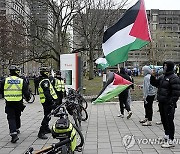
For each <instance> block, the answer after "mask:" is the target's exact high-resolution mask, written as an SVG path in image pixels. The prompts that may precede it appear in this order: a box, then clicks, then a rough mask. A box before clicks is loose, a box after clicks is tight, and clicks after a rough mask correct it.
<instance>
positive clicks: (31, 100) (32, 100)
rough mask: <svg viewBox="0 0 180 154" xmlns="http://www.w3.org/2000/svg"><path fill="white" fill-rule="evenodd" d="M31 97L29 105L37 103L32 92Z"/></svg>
mask: <svg viewBox="0 0 180 154" xmlns="http://www.w3.org/2000/svg"><path fill="white" fill-rule="evenodd" d="M30 97H31V99H30V100H29V101H28V103H33V102H34V101H35V96H34V94H33V93H32V92H31V93H30Z"/></svg>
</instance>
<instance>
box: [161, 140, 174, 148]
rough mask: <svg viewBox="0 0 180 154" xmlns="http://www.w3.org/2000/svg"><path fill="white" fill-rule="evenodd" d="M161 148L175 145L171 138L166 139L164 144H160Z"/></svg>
mask: <svg viewBox="0 0 180 154" xmlns="http://www.w3.org/2000/svg"><path fill="white" fill-rule="evenodd" d="M161 147H162V148H171V147H175V145H174V143H173V141H172V140H170V139H169V140H167V141H166V142H165V143H164V144H162V145H161Z"/></svg>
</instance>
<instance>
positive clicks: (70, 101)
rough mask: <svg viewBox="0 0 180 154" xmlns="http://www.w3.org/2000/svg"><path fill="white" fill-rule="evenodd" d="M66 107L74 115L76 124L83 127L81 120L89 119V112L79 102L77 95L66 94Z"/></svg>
mask: <svg viewBox="0 0 180 154" xmlns="http://www.w3.org/2000/svg"><path fill="white" fill-rule="evenodd" d="M65 106H66V109H67V111H68V113H69V114H70V115H72V117H73V119H74V122H75V125H76V126H77V127H78V128H79V129H81V121H85V120H87V119H88V113H87V111H86V110H85V108H84V107H83V106H82V105H81V104H80V103H79V102H78V100H77V97H76V96H75V95H70V94H68V95H67V96H66V105H65Z"/></svg>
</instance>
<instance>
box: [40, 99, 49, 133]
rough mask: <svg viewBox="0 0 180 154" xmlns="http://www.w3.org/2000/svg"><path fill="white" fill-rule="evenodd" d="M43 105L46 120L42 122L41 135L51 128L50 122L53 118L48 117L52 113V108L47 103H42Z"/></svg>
mask: <svg viewBox="0 0 180 154" xmlns="http://www.w3.org/2000/svg"><path fill="white" fill-rule="evenodd" d="M42 105H43V110H44V118H43V120H42V122H41V127H40V130H39V133H42V134H44V133H45V132H46V130H47V129H48V128H49V121H50V120H51V117H48V114H50V113H51V110H52V106H51V105H49V104H47V103H46V102H44V103H42Z"/></svg>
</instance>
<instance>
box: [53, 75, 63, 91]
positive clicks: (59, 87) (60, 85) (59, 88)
mask: <svg viewBox="0 0 180 154" xmlns="http://www.w3.org/2000/svg"><path fill="white" fill-rule="evenodd" d="M54 88H55V89H56V91H62V92H64V91H65V84H64V80H59V79H57V78H55V86H54Z"/></svg>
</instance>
